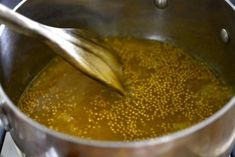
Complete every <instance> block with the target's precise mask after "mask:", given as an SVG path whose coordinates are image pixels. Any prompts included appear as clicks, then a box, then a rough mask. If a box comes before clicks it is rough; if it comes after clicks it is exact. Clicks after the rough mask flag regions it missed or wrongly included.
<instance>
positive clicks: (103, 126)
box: [18, 38, 233, 141]
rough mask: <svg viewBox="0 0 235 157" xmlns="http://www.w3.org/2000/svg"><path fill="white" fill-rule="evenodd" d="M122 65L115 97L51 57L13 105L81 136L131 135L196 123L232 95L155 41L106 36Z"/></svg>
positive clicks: (197, 65) (198, 65)
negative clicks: (123, 90)
mask: <svg viewBox="0 0 235 157" xmlns="http://www.w3.org/2000/svg"><path fill="white" fill-rule="evenodd" d="M106 41H107V42H108V43H109V44H110V45H112V47H113V48H114V49H115V50H116V51H117V52H118V55H119V56H120V58H121V60H122V63H123V73H124V75H123V78H124V80H125V86H126V87H127V90H128V91H129V94H128V95H127V96H125V97H121V96H119V95H118V94H116V93H115V92H113V91H111V90H110V89H108V88H107V87H105V86H103V85H101V84H99V83H97V82H95V81H94V80H92V79H90V78H88V77H87V76H85V75H83V74H82V73H80V72H79V71H77V70H76V69H74V68H73V67H72V66H70V65H69V64H68V63H66V62H65V61H64V60H62V59H60V58H54V59H53V60H52V61H51V62H50V64H49V65H48V66H47V67H46V68H45V69H44V70H43V71H42V72H41V73H40V74H39V75H38V76H37V77H36V78H35V79H34V80H33V81H32V83H31V84H30V85H29V86H28V88H27V89H26V90H25V92H24V93H23V95H22V97H21V99H20V101H19V104H18V105H19V107H20V109H21V110H22V111H23V112H25V113H26V114H27V115H28V116H30V117H31V118H33V119H35V120H36V121H38V122H40V123H42V124H44V125H46V126H47V127H49V128H51V129H54V130H57V131H60V132H64V133H67V134H71V135H74V136H78V137H81V138H87V139H96V140H114V141H135V140H142V139H148V138H153V137H157V136H162V135H166V134H169V133H172V132H174V131H178V130H181V129H184V128H186V127H189V126H191V125H193V124H195V123H198V122H200V121H202V120H204V119H206V118H207V117H208V116H211V115H212V114H213V113H215V112H216V111H218V110H219V109H220V108H221V107H222V106H223V105H224V104H225V103H226V102H227V101H228V100H229V99H230V98H231V96H232V95H233V91H232V89H231V88H230V87H229V86H227V85H226V84H225V83H224V82H223V81H221V80H220V79H218V78H217V77H216V76H215V75H214V73H213V72H212V71H211V70H210V69H209V67H208V66H207V65H206V64H205V63H202V62H200V61H197V60H195V59H194V58H193V57H191V56H189V55H188V54H187V53H185V52H184V51H183V50H182V49H179V48H176V47H174V46H171V45H169V44H164V43H160V42H157V41H151V40H144V39H133V38H107V39H106Z"/></svg>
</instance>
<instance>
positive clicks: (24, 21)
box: [0, 4, 49, 38]
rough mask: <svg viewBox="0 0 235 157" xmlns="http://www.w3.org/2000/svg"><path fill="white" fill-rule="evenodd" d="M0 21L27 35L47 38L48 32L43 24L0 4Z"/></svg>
mask: <svg viewBox="0 0 235 157" xmlns="http://www.w3.org/2000/svg"><path fill="white" fill-rule="evenodd" d="M0 22H1V23H4V24H5V25H6V26H8V27H10V28H11V29H13V30H14V31H16V32H18V33H22V34H24V35H26V36H31V37H36V38H45V35H46V34H47V33H48V31H49V30H47V29H46V28H45V27H44V26H43V25H41V24H39V23H37V22H35V21H33V20H31V19H29V18H27V17H25V16H23V15H20V14H19V13H17V12H14V11H13V10H11V9H9V8H7V7H6V6H4V5H2V4H0Z"/></svg>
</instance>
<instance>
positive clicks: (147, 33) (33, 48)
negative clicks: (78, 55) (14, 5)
mask: <svg viewBox="0 0 235 157" xmlns="http://www.w3.org/2000/svg"><path fill="white" fill-rule="evenodd" d="M18 11H19V12H20V13H22V14H24V15H26V16H28V17H30V18H32V19H34V20H37V21H39V22H42V23H44V24H48V25H52V26H57V27H78V28H86V29H89V30H92V31H95V32H97V33H98V34H100V35H101V36H114V35H118V36H134V37H138V38H149V39H154V40H160V41H164V42H170V43H173V44H175V45H177V46H179V47H182V48H184V49H186V50H187V51H188V52H189V53H191V54H192V55H193V56H195V57H197V58H200V59H202V60H204V61H206V62H207V63H208V64H209V65H210V66H212V68H213V69H214V71H216V73H217V74H218V76H222V77H223V78H224V79H225V80H226V81H228V82H229V83H230V84H231V85H232V86H235V71H234V70H235V62H234V61H233V59H234V57H235V53H234V51H233V47H234V46H232V45H234V44H235V43H234V40H233V39H232V38H233V36H234V34H235V32H234V30H233V29H232V28H235V27H234V25H235V22H234V21H233V20H232V19H234V13H233V10H232V9H231V8H230V7H229V6H228V5H227V4H226V3H225V2H224V1H219V0H204V1H198V0H191V1H188V0H171V1H169V6H168V7H167V8H166V9H164V10H162V9H158V8H157V7H156V6H155V5H154V2H153V1H151V0H150V1H145V0H126V1H117V0H70V1H64V0H50V1H45V0H34V1H28V2H27V3H25V4H24V5H23V6H22V7H21V8H20V9H18ZM222 12H223V14H222ZM223 27H226V28H227V29H228V30H229V33H230V35H231V40H230V42H229V44H225V43H223V42H222V41H221V40H220V38H219V32H220V29H221V28H223ZM0 46H1V58H0V60H1V73H0V74H1V76H0V78H1V83H2V86H3V87H4V89H5V91H6V93H7V94H8V96H9V97H10V98H11V99H12V100H13V102H15V103H17V101H18V99H19V97H20V95H21V93H22V92H23V90H24V89H25V87H26V86H27V85H28V83H29V82H30V81H31V80H32V79H33V78H34V77H35V75H36V74H37V73H38V72H39V71H40V70H41V69H42V68H43V67H44V66H45V65H46V64H47V63H48V62H49V60H50V59H51V58H52V57H53V55H54V54H53V52H51V50H50V49H49V48H48V47H47V46H45V45H44V44H42V43H40V42H39V41H37V40H34V39H30V38H27V37H24V36H22V35H19V34H17V33H14V32H11V31H10V30H8V29H5V30H4V32H3V34H2V36H1V44H0Z"/></svg>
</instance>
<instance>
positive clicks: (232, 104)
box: [0, 0, 235, 148]
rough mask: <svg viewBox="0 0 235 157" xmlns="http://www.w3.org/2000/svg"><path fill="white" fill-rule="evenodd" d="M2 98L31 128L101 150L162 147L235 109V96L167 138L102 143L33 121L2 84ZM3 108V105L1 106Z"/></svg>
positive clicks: (0, 31) (24, 1)
mask: <svg viewBox="0 0 235 157" xmlns="http://www.w3.org/2000/svg"><path fill="white" fill-rule="evenodd" d="M26 2H27V0H22V1H21V2H20V3H19V4H18V5H17V6H16V7H15V8H14V9H13V10H14V11H17V10H18V9H19V8H20V7H22V6H24V4H25V3H26ZM4 29H5V26H4V25H1V26H0V36H1V35H2V32H3V31H4ZM0 98H1V99H3V100H1V103H0V104H3V106H4V105H5V106H7V107H9V108H10V109H11V110H12V111H13V112H14V114H16V115H17V116H18V117H21V118H22V120H24V121H25V122H26V123H27V124H29V125H30V126H32V127H34V128H36V129H38V130H40V131H42V132H45V133H47V134H48V135H50V136H52V137H55V138H58V139H61V140H66V141H68V142H72V143H76V144H82V145H87V146H93V147H101V148H104V147H105V148H136V147H143V146H152V145H160V144H164V143H167V142H172V141H174V140H178V139H180V138H182V137H185V136H189V135H191V134H193V133H195V132H198V131H200V130H202V129H203V128H205V127H206V126H208V125H210V124H211V123H213V122H215V121H216V120H218V119H219V118H220V117H222V116H223V115H225V114H226V113H227V112H228V111H229V110H230V109H231V108H233V107H235V96H233V97H232V98H231V99H230V100H229V101H228V103H227V104H225V105H224V107H223V108H221V109H220V110H218V111H217V112H216V113H214V114H213V115H212V116H210V117H208V118H207V119H205V120H203V121H201V122H199V123H197V124H195V125H193V126H191V127H189V128H186V129H183V130H180V131H177V132H173V133H170V134H168V135H165V136H161V137H156V138H151V139H146V140H140V141H133V142H122V141H100V140H90V139H82V138H79V137H75V136H72V135H68V134H64V133H61V132H57V131H54V130H52V129H49V128H47V127H46V126H44V125H42V124H40V123H38V122H36V121H34V120H33V119H31V118H29V117H28V116H26V115H25V114H24V113H23V112H22V111H21V110H20V109H19V108H18V107H16V105H14V103H13V102H12V101H11V100H10V98H9V97H8V96H7V94H6V93H5V92H4V89H3V87H2V85H1V84H0ZM0 107H1V105H0Z"/></svg>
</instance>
